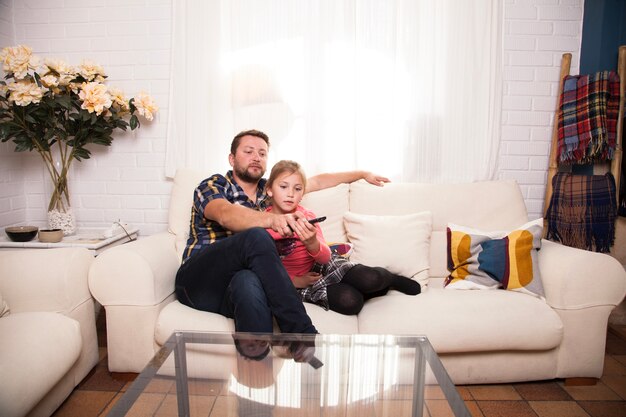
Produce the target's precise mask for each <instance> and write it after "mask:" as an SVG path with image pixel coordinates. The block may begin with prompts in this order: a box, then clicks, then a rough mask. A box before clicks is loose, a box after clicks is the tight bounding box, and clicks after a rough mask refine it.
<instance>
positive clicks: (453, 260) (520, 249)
mask: <svg viewBox="0 0 626 417" xmlns="http://www.w3.org/2000/svg"><path fill="white" fill-rule="evenodd" d="M447 235H448V250H447V252H448V253H447V255H448V270H449V271H450V275H448V277H447V278H446V280H445V283H444V285H445V287H446V288H452V289H498V288H503V289H506V290H511V291H519V292H522V293H526V294H530V295H533V296H536V297H539V298H541V299H545V294H544V290H543V285H542V283H541V277H540V275H539V264H538V261H537V251H538V250H539V249H540V248H541V237H542V235H543V219H537V220H534V221H531V222H528V223H526V224H524V225H522V226H520V227H518V228H516V229H515V230H511V231H497V232H485V231H481V230H477V229H472V228H469V227H465V226H459V225H456V224H448V227H447Z"/></svg>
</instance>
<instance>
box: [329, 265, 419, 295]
mask: <svg viewBox="0 0 626 417" xmlns="http://www.w3.org/2000/svg"><path fill="white" fill-rule="evenodd" d="M341 283H345V284H348V285H351V286H353V287H354V288H356V289H357V290H359V291H360V292H361V293H363V294H364V295H365V296H366V298H371V296H375V295H379V294H384V293H386V292H387V290H388V289H390V288H392V289H395V290H398V291H400V292H403V293H405V294H409V295H416V294H419V293H420V292H421V287H420V284H419V283H418V282H417V281H413V280H412V279H409V278H406V277H403V276H400V275H395V274H392V273H391V272H389V271H387V270H386V269H385V268H380V267H370V266H365V265H361V264H358V265H355V266H354V267H352V268H350V270H349V271H348V272H347V273H346V275H345V276H344V277H343V279H342V280H341ZM368 296H370V297H368Z"/></svg>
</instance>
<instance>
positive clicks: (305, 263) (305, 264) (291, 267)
mask: <svg viewBox="0 0 626 417" xmlns="http://www.w3.org/2000/svg"><path fill="white" fill-rule="evenodd" d="M267 211H272V207H271V206H270V207H268V208H267ZM296 211H299V212H301V213H304V215H305V217H306V218H307V219H314V218H315V217H317V216H315V213H313V212H312V211H311V210H307V209H305V208H304V207H302V206H298V207H297V208H296ZM315 229H316V230H317V240H318V241H319V242H320V250H319V251H318V252H317V253H309V251H308V250H307V249H306V246H304V243H302V241H301V240H300V239H299V238H298V235H297V234H296V233H294V234H293V236H292V237H291V238H283V237H282V236H281V235H279V234H278V233H276V232H275V231H274V230H272V229H266V230H267V232H268V233H269V234H270V236H272V238H273V239H274V240H276V241H280V240H285V239H292V240H293V245H291V246H290V247H289V251H288V253H287V254H285V255H283V256H281V260H282V262H283V265H284V266H285V269H286V270H287V273H288V274H289V277H290V278H291V279H292V280H293V279H294V277H299V276H302V275H304V274H306V273H307V272H309V271H310V270H311V267H312V266H313V264H314V263H315V262H318V263H321V264H325V263H327V262H328V261H330V248H329V247H328V245H327V244H326V240H325V239H324V234H323V233H322V229H321V228H320V226H319V223H317V224H315ZM294 238H295V239H294ZM279 255H281V254H280V253H279Z"/></svg>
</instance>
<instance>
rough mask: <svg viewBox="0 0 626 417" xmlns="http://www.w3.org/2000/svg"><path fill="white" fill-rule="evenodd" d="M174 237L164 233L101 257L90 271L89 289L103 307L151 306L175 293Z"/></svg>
mask: <svg viewBox="0 0 626 417" xmlns="http://www.w3.org/2000/svg"><path fill="white" fill-rule="evenodd" d="M174 242H175V237H174V235H172V234H170V233H167V232H163V233H158V234H155V235H151V236H148V237H146V238H141V239H138V240H136V241H134V242H131V243H127V244H125V245H120V246H116V247H114V248H111V249H109V250H106V251H104V252H103V253H102V254H100V255H99V256H98V257H97V258H96V259H95V260H94V262H93V264H92V265H91V268H90V270H89V288H90V289H91V292H92V294H93V295H94V297H95V298H96V300H98V301H99V302H100V303H101V304H102V305H104V306H109V305H136V306H154V305H157V304H159V303H160V302H162V301H163V300H164V299H166V298H167V297H168V296H170V295H171V294H172V293H173V292H174V280H175V277H176V271H177V270H178V267H179V266H180V257H179V256H178V253H177V251H176V247H175V244H174Z"/></svg>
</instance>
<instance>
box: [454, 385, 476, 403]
mask: <svg viewBox="0 0 626 417" xmlns="http://www.w3.org/2000/svg"><path fill="white" fill-rule="evenodd" d="M456 390H457V391H458V392H459V395H460V396H461V398H462V399H463V400H465V401H469V400H473V399H474V397H472V393H471V392H470V390H469V387H468V386H465V385H464V386H458V387H456Z"/></svg>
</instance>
